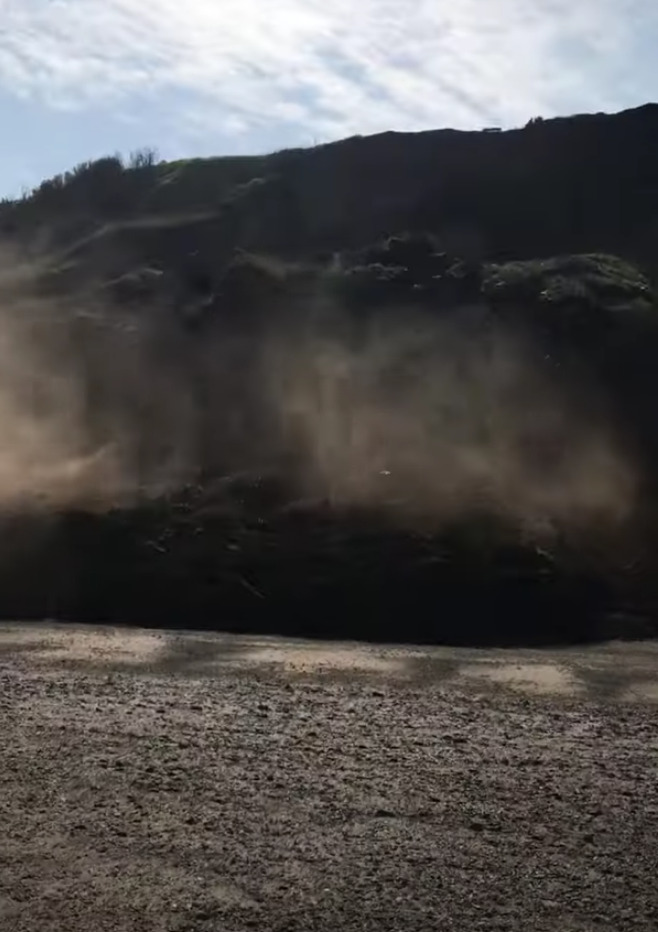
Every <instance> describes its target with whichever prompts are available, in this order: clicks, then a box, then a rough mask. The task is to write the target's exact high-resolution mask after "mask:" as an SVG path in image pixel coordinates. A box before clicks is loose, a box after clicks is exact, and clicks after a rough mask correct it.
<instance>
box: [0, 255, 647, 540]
mask: <svg viewBox="0 0 658 932" xmlns="http://www.w3.org/2000/svg"><path fill="white" fill-rule="evenodd" d="M0 264H1V265H2V267H3V268H11V264H10V263H7V262H6V261H4V262H3V263H0ZM26 281H29V269H28V270H27V272H26V270H25V269H22V270H21V271H20V274H17V273H14V274H9V273H7V272H4V273H0V426H1V428H2V438H3V443H2V448H1V449H0V506H1V507H3V508H14V507H17V506H21V505H25V504H29V505H30V506H37V505H40V506H43V507H48V508H51V507H55V508H63V507H69V506H71V507H85V508H101V509H102V508H106V507H109V506H110V505H114V504H117V503H119V502H130V501H131V500H132V499H134V498H135V496H136V495H138V494H143V492H144V490H147V491H148V494H160V493H161V492H163V491H166V490H168V489H172V488H175V487H177V486H178V485H180V484H182V483H184V482H186V481H188V480H189V479H190V478H191V477H193V476H195V475H197V474H198V473H199V471H201V470H206V471H212V470H221V469H224V470H230V469H233V468H249V467H251V466H254V465H255V466H256V467H257V468H258V467H259V466H260V464H262V463H264V462H272V461H280V460H281V458H282V457H283V458H285V457H288V461H290V462H293V463H295V467H294V473H295V478H296V480H297V481H298V483H299V486H300V489H299V491H300V494H306V493H311V494H313V495H320V496H323V497H325V498H326V499H328V500H329V501H330V502H331V503H333V504H336V505H338V506H366V507H375V508H379V509H386V510H387V511H388V512H390V513H391V514H392V515H395V516H396V520H403V521H407V522H409V521H411V522H415V523H418V522H424V523H426V524H427V523H429V524H430V525H431V526H432V528H433V529H437V528H439V527H440V526H441V525H442V524H443V523H445V522H449V521H451V522H452V521H455V520H456V519H458V518H459V517H460V516H462V515H466V516H468V515H470V514H474V513H483V512H484V513H492V514H494V515H496V516H500V517H501V518H503V519H505V520H506V521H509V522H511V523H512V524H514V525H515V526H516V527H518V528H519V530H520V531H521V533H522V534H523V535H527V536H530V537H531V538H533V539H540V538H543V537H545V536H547V535H551V534H553V533H555V532H556V530H559V531H560V532H562V531H563V530H564V529H565V528H573V529H575V530H582V529H589V530H592V529H593V530H595V531H597V530H598V529H599V528H601V527H611V526H619V525H620V524H623V522H624V521H625V520H626V519H627V518H628V517H629V516H630V515H631V514H632V511H633V508H634V499H635V490H636V476H635V470H634V468H633V464H632V463H631V462H629V461H628V459H627V458H626V457H625V456H624V454H623V452H622V451H621V449H620V445H619V443H618V442H617V441H616V438H615V436H614V432H613V430H612V428H611V426H610V424H609V423H608V421H607V419H606V416H605V410H604V409H603V407H602V406H600V407H598V408H597V405H596V404H592V403H591V398H587V399H586V403H584V402H583V401H582V399H580V398H579V397H577V394H576V395H575V394H574V392H573V391H572V390H571V389H572V386H569V385H568V384H566V383H561V381H560V372H559V369H555V368H553V369H552V368H551V366H550V364H547V363H546V361H545V360H544V357H543V356H542V354H541V353H538V352H537V350H536V348H535V347H532V346H530V345H526V344H524V343H523V341H520V340H519V339H518V338H517V339H515V338H513V337H512V336H511V335H510V334H504V333H502V332H498V331H494V330H492V329H491V328H490V327H489V328H487V327H484V326H483V324H482V320H483V311H482V309H480V308H470V309H466V308H465V309H462V310H460V311H459V313H458V314H457V315H456V316H455V317H454V320H456V321H458V323H457V324H455V323H454V322H453V323H448V322H446V321H445V319H443V320H437V319H429V318H428V317H427V316H425V317H423V316H418V315H414V314H413V313H411V312H407V311H406V310H404V309H399V313H397V314H396V315H395V316H392V315H390V314H386V315H384V314H383V315H382V316H381V318H380V319H379V320H378V321H377V322H375V323H371V324H369V325H368V326H367V327H366V328H365V329H363V328H362V330H361V331H359V333H358V335H356V334H355V332H354V331H353V330H352V329H350V327H344V328H342V329H339V328H338V327H337V326H335V325H334V326H331V327H326V326H324V325H323V326H318V327H313V326H310V325H308V319H310V318H307V323H306V325H305V326H304V327H301V326H299V327H297V328H296V329H295V327H291V326H290V325H287V326H286V327H285V328H282V329H281V330H279V331H277V329H276V323H275V324H274V325H272V326H270V327H269V328H265V329H263V330H262V331H256V332H254V333H242V334H241V335H235V334H233V335H231V334H228V333H222V332H221V330H217V329H215V330H212V329H211V331H210V332H209V333H203V332H202V333H201V334H199V333H198V332H196V333H187V332H186V331H184V329H183V328H181V326H180V322H179V321H176V320H175V318H174V315H172V314H171V313H169V311H168V309H167V308H155V309H154V308H149V309H147V308H144V309H138V311H137V312H135V313H132V312H131V314H127V313H124V312H123V311H122V310H121V309H118V308H115V307H113V308H111V309H108V308H104V307H102V305H100V304H97V303H94V302H90V303H88V304H86V305H84V306H75V304H71V303H70V302H68V303H67V302H59V303H58V302H57V301H55V300H51V299H48V300H46V299H45V298H43V297H40V296H35V294H34V293H31V292H30V289H29V288H27V287H26V286H25V283H26ZM332 313H333V316H334V319H335V320H340V319H341V317H342V312H341V311H340V310H339V309H336V308H334V309H332ZM586 394H587V393H585V395H586Z"/></svg>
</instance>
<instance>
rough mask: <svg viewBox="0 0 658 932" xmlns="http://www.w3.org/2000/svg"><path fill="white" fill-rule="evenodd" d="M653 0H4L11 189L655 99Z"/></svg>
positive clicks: (1, 65)
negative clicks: (112, 164)
mask: <svg viewBox="0 0 658 932" xmlns="http://www.w3.org/2000/svg"><path fill="white" fill-rule="evenodd" d="M657 45H658V4H656V3H655V0H395V2H393V0H0V127H2V132H1V141H0V196H15V195H18V194H20V193H21V191H23V190H26V189H30V188H32V187H33V186H35V185H36V184H38V183H39V182H40V181H41V180H43V179H44V178H46V177H50V176H52V175H53V174H57V173H59V172H61V171H65V170H66V169H68V168H71V167H73V166H74V165H76V164H78V163H80V162H82V161H86V160H87V159H92V158H98V157H100V156H103V155H109V154H114V153H122V154H129V153H130V152H132V151H135V150H138V149H143V148H150V149H154V150H155V151H156V152H157V153H158V155H159V157H160V158H163V159H171V158H181V157H188V156H195V155H196V156H206V155H228V154H251V153H261V152H271V151H275V150H277V149H281V148H286V147H290V146H308V145H315V144H317V143H322V142H328V141H331V140H333V139H339V138H341V137H344V136H348V135H354V134H357V133H360V134H364V135H365V134H369V133H376V132H381V131H384V130H390V129H394V130H405V131H409V130H413V131H415V130H423V129H434V128H439V127H455V128H458V129H479V128H482V127H485V126H502V127H512V126H519V125H523V124H524V123H526V122H527V121H528V120H529V119H530V118H531V117H534V116H538V115H542V116H545V117H549V116H554V115H560V114H561V115H565V114H570V113H581V112H598V111H602V110H603V111H607V112H612V111H617V110H621V109H624V108H626V107H634V106H639V105H641V104H643V103H646V102H648V101H650V100H656V99H657V98H658V56H655V54H654V50H655V48H656V46H657Z"/></svg>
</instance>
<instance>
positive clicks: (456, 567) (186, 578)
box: [0, 105, 658, 642]
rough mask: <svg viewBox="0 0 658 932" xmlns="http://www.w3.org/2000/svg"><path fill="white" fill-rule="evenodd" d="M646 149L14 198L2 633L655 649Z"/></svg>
mask: <svg viewBox="0 0 658 932" xmlns="http://www.w3.org/2000/svg"><path fill="white" fill-rule="evenodd" d="M657 155H658V106H654V105H650V106H647V107H643V108H640V109H638V110H634V111H628V112H625V113H621V114H617V115H614V116H606V115H603V114H599V115H594V116H576V117H570V118H564V119H556V120H547V121H541V120H537V121H532V123H531V124H529V125H528V126H526V127H525V128H523V129H519V130H514V131H508V132H498V131H484V132H481V133H464V132H456V131H450V130H442V131H436V132H429V133H418V134H396V133H387V134H383V135H380V136H374V137H368V138H361V137H356V138H353V139H348V140H344V141H342V142H339V143H335V144H331V145H326V146H321V147H317V148H315V149H310V150H292V151H286V152H280V153H276V154H273V155H270V156H254V157H245V158H226V159H222V158H216V159H205V160H200V159H199V160H189V161H183V162H177V163H158V162H157V160H156V159H155V158H154V157H152V156H151V155H150V154H148V153H142V154H140V155H138V156H136V157H134V158H133V159H132V160H131V162H130V163H129V164H128V165H125V164H124V163H123V162H122V161H121V160H119V159H116V158H107V159H103V160H100V161H99V162H94V163H90V164H88V165H83V166H80V167H79V168H77V169H75V170H73V171H72V172H71V173H69V174H67V175H66V176H63V177H60V178H55V179H51V180H50V181H46V182H44V183H43V184H42V185H41V186H40V187H39V188H38V189H36V190H35V191H34V192H32V194H30V195H29V196H26V197H25V198H23V199H22V200H20V201H15V202H4V203H3V204H2V205H1V206H0V230H1V231H2V233H3V244H4V249H5V253H6V255H7V256H9V257H10V259H11V262H9V261H8V262H6V263H5V267H4V268H3V270H2V273H1V274H0V298H1V299H2V310H3V319H4V324H5V326H4V331H5V332H4V334H3V341H4V342H3V356H2V358H3V361H4V369H3V380H2V384H1V385H0V387H1V389H2V403H3V411H4V414H5V435H6V440H5V450H6V455H5V461H4V462H3V465H2V470H0V473H1V475H0V493H1V497H2V502H3V503H4V507H3V515H2V520H3V522H4V524H5V528H6V535H5V539H6V540H10V539H11V540H12V542H13V544H12V546H11V547H10V548H5V552H4V554H3V560H2V561H1V562H0V579H1V582H2V586H1V587H0V615H5V616H8V617H15V616H22V617H35V618H38V617H44V616H50V617H64V618H74V619H92V620H93V619H96V620H100V619H102V620H110V621H126V620H127V621H135V622H138V623H142V624H144V623H154V624H157V623H160V624H162V623H172V624H175V625H178V624H181V623H182V622H181V618H182V616H183V615H185V617H186V619H187V623H190V624H194V625H195V626H211V627H212V626H216V625H220V626H221V627H225V628H234V629H235V628H237V629H240V630H243V629H252V628H256V629H258V630H286V631H294V632H297V633H300V632H304V633H310V634H320V633H322V634H324V635H327V634H331V633H340V634H341V635H342V636H346V635H350V634H351V635H354V636H357V635H360V636H368V637H378V636H380V637H392V638H399V637H412V638H415V639H422V640H449V641H462V642H468V641H470V640H477V641H481V642H492V641H499V642H507V641H510V640H514V641H524V640H528V641H546V640H578V639H582V638H589V637H601V636H610V635H617V634H625V635H637V634H642V635H646V634H647V633H652V632H653V631H654V630H655V626H654V621H653V620H652V617H653V608H652V607H653V606H654V604H656V594H655V592H654V584H653V579H654V578H655V573H654V567H655V566H656V557H657V556H658V543H657V542H656V535H655V531H654V526H655V520H654V516H655V514H656V505H657V504H658V490H657V489H656V487H655V479H654V477H655V475H656V466H658V443H657V442H656V441H657V438H658V434H657V432H656V430H655V401H654V399H655V397H656V390H657V389H658V377H657V376H656V374H655V371H656V370H655V359H656V354H657V353H658V316H657V312H658V306H657V302H656V296H655V293H654V290H653V283H654V282H655V280H656V275H657V273H658V253H657V252H656V242H658V239H657V237H656V235H655V234H656V232H657V231H656V217H658V167H657V166H658V159H657V158H656V156H657ZM35 580H36V581H37V582H36V584H35ZM219 619H221V620H219ZM339 629H340V630H339Z"/></svg>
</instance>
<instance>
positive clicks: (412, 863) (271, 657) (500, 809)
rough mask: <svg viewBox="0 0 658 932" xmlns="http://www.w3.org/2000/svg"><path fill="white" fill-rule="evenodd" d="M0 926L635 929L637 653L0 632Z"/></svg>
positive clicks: (643, 804)
mask: <svg viewBox="0 0 658 932" xmlns="http://www.w3.org/2000/svg"><path fill="white" fill-rule="evenodd" d="M0 729H1V734H2V736H3V752H2V757H1V759H0V780H1V781H2V792H1V793H0V829H1V833H2V840H3V844H2V845H1V846H0V860H1V864H0V929H2V930H3V932H4V930H7V932H28V930H29V932H32V930H34V929H40V930H53V932H54V930H66V932H82V930H85V932H86V930H88V929H93V930H98V932H105V930H108V932H109V930H121V932H122V930H135V932H137V930H140V932H141V930H144V932H151V930H172V932H219V930H222V932H224V930H226V932H240V930H243V929H257V930H263V932H267V930H277V932H284V930H288V932H306V930H311V929H313V930H321V932H324V930H327V932H329V930H332V932H333V930H346V932H350V930H397V929H404V930H416V929H417V930H430V929H441V930H443V929H446V930H459V932H462V930H464V932H466V930H469V932H470V930H473V929H483V930H484V929H486V930H489V929H498V930H510V932H511V930H519V932H526V930H530V929H532V930H533V932H548V930H551V932H553V930H554V932H558V930H566V932H569V930H574V932H575V930H578V932H581V930H588V932H589V930H595V929H596V930H607V932H617V930H625V929H629V930H630V929H634V930H638V929H639V930H644V929H646V930H652V932H653V930H655V929H656V928H658V889H657V885H656V882H655V877H656V875H657V871H658V841H656V839H658V645H656V644H638V643H635V644H618V643H615V644H610V645H603V646H598V647H592V648H587V649H582V648H579V649H574V648H569V649H564V650H551V651H536V650H527V651H522V650H513V651H511V650H467V649H447V648H401V647H380V646H373V645H363V644H349V643H332V644H328V643H321V642H303V641H292V640H281V639H275V638H246V637H231V636H223V635H211V634H206V633H204V634H192V633H176V632H173V633H172V632H158V631H139V630H134V629H133V630H131V629H117V628H101V627H94V628H85V627H74V626H55V625H20V624H15V625H2V626H0Z"/></svg>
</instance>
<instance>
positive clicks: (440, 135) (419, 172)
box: [0, 104, 658, 276]
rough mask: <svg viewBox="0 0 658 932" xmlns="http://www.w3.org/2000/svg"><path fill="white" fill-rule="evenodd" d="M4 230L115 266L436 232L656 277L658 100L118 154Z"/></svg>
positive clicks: (450, 244)
mask: <svg viewBox="0 0 658 932" xmlns="http://www.w3.org/2000/svg"><path fill="white" fill-rule="evenodd" d="M0 230H2V231H3V232H4V233H5V235H6V236H7V237H9V238H10V240H11V241H13V242H18V243H20V244H21V245H25V244H31V245H34V243H35V242H37V241H38V243H39V244H40V245H43V244H44V243H46V244H47V245H48V247H50V248H52V247H56V251H59V250H61V249H62V248H64V249H65V250H66V251H68V250H70V249H71V247H76V248H75V249H74V254H75V256H76V260H77V261H79V259H80V257H81V256H85V257H86V256H88V255H89V256H93V261H94V264H95V266H99V265H100V267H103V268H110V267H111V270H112V272H117V270H123V271H126V270H127V269H128V268H130V267H131V266H132V265H139V264H143V263H144V262H150V263H153V262H159V263H160V264H161V265H169V266H172V265H175V266H180V265H181V264H183V265H184V264H185V262H184V257H186V256H189V255H190V254H191V253H194V254H195V255H196V256H197V259H196V265H197V266H198V267H203V268H204V269H205V270H206V271H208V270H210V271H211V272H214V270H215V269H216V267H217V265H218V264H221V263H223V262H225V261H226V260H227V257H228V256H229V255H230V254H231V252H232V251H233V250H234V249H235V248H236V247H241V248H245V249H248V250H253V251H257V252H265V253H269V254H273V255H277V256H282V257H286V258H300V257H309V256H314V255H317V254H321V253H331V252H333V251H336V250H341V249H345V248H352V247H358V246H363V245H365V244H367V243H369V242H372V241H374V240H376V239H378V238H380V237H381V236H383V235H386V234H388V233H392V232H399V231H401V230H412V231H413V230H425V231H428V232H431V233H434V234H436V236H437V237H438V239H439V241H440V243H441V244H442V246H443V247H444V248H445V249H446V250H448V251H450V252H453V253H457V254H460V255H465V256H467V257H470V258H473V259H478V260H494V261H501V260H509V259H524V258H539V257H547V256H551V255H556V254H565V253H583V252H607V253H613V254H616V255H619V256H621V257H623V258H625V259H628V260H630V261H632V262H635V263H637V264H638V265H639V266H640V267H642V268H643V270H644V271H646V272H648V273H649V274H651V275H652V276H654V275H656V274H658V254H657V247H656V243H658V105H654V104H652V105H647V106H644V107H641V108H638V109H636V110H629V111H625V112H623V113H619V114H616V115H605V114H597V115H584V116H573V117H568V118H560V119H553V120H546V121H542V120H537V121H533V122H531V123H530V124H529V125H528V126H526V127H525V128H523V129H518V130H511V131H506V132H497V131H484V132H457V131H453V130H438V131H433V132H423V133H415V134H403V133H384V134H381V135H377V136H371V137H367V138H362V137H354V138H351V139H346V140H343V141H341V142H337V143H334V144H330V145H325V146H320V147H317V148H314V149H309V150H291V151H287V152H282V153H277V154H274V155H270V156H263V157H249V158H243V159H239V158H227V159H222V158H218V159H196V160H190V161H187V162H179V163H160V164H156V163H155V162H154V161H152V160H149V159H145V160H143V161H142V162H138V164H135V165H133V166H132V167H129V168H124V167H122V165H121V163H120V162H118V160H114V159H106V160H102V161H101V162H97V163H92V164H90V165H88V166H83V167H81V168H80V169H78V170H76V171H75V172H73V173H71V174H70V175H67V176H66V177H65V178H60V179H52V180H51V181H48V182H45V183H44V184H43V185H42V186H41V188H39V189H37V191H35V192H34V193H33V194H32V195H31V196H30V197H28V198H26V199H24V200H23V201H21V202H9V203H7V202H5V204H4V205H2V207H0ZM90 236H91V237H92V239H91V240H90V239H89V237H90ZM110 254H111V256H112V259H111V260H110V258H109V256H110ZM119 254H120V258H119ZM58 255H59V252H58ZM67 255H68V252H67ZM83 264H84V263H83Z"/></svg>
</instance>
